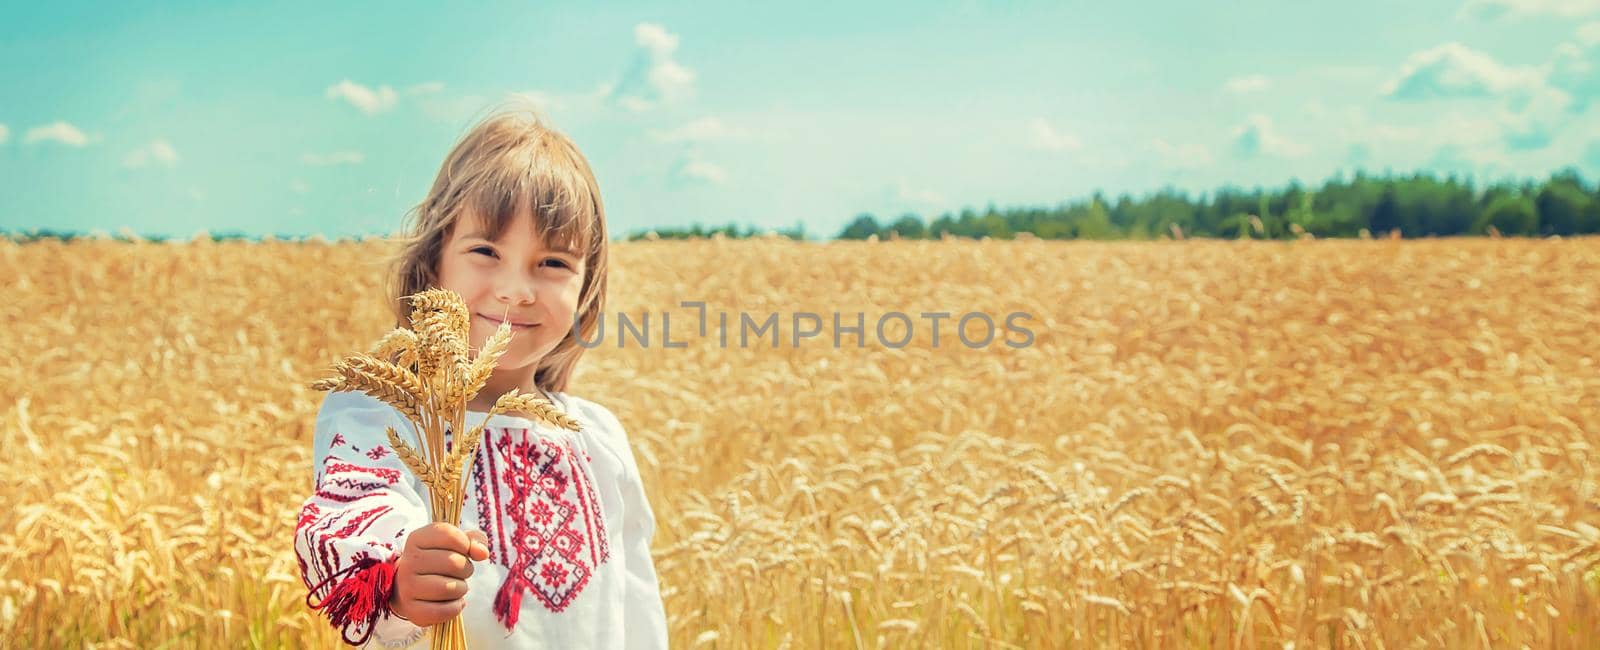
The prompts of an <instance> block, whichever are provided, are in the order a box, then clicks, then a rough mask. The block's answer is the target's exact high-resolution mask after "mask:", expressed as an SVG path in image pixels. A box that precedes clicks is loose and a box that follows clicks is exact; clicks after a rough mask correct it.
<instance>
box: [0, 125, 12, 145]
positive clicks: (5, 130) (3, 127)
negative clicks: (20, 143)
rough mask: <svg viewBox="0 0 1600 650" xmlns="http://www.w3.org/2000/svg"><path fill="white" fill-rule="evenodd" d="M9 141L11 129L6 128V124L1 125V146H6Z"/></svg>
mask: <svg viewBox="0 0 1600 650" xmlns="http://www.w3.org/2000/svg"><path fill="white" fill-rule="evenodd" d="M9 139H11V129H8V128H6V125H4V124H0V144H5V143H6V140H9Z"/></svg>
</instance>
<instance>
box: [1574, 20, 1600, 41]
mask: <svg viewBox="0 0 1600 650" xmlns="http://www.w3.org/2000/svg"><path fill="white" fill-rule="evenodd" d="M1577 36H1578V42H1579V43H1582V44H1583V45H1600V21H1595V22H1592V23H1584V24H1583V25H1581V26H1579V27H1578V34H1577Z"/></svg>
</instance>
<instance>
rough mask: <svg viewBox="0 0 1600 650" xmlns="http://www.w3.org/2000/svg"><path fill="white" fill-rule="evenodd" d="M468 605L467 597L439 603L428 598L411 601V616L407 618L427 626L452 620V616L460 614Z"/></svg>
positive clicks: (409, 609) (409, 608)
mask: <svg viewBox="0 0 1600 650" xmlns="http://www.w3.org/2000/svg"><path fill="white" fill-rule="evenodd" d="M466 607H467V599H465V598H457V599H455V600H447V601H444V602H438V603H436V602H432V601H427V600H414V601H411V603H410V605H409V607H408V611H409V612H410V616H407V618H409V619H411V622H412V623H415V624H417V625H419V626H422V627H427V626H429V625H437V624H439V623H443V622H445V621H448V620H450V618H451V617H453V616H455V615H456V614H460V613H461V610H463V609H466Z"/></svg>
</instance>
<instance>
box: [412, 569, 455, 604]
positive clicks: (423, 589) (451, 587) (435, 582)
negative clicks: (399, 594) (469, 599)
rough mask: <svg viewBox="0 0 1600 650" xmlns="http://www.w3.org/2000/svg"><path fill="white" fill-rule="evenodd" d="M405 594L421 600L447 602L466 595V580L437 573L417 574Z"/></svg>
mask: <svg viewBox="0 0 1600 650" xmlns="http://www.w3.org/2000/svg"><path fill="white" fill-rule="evenodd" d="M406 595H407V596H408V597H410V598H412V599H413V600H418V601H423V602H431V603H449V602H451V601H454V600H456V599H458V598H461V597H462V596H465V595H467V581H466V580H461V579H457V578H451V577H447V576H439V575H424V576H417V578H416V579H415V580H412V581H411V589H410V591H408V592H407V594H406Z"/></svg>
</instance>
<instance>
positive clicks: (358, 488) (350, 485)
mask: <svg viewBox="0 0 1600 650" xmlns="http://www.w3.org/2000/svg"><path fill="white" fill-rule="evenodd" d="M399 480H400V470H398V469H394V468H392V467H365V466H362V465H354V464H351V463H347V462H344V461H342V460H339V459H338V458H337V457H335V456H329V457H328V460H327V462H326V463H324V473H323V475H322V480H321V481H320V482H318V483H317V496H319V497H322V498H324V499H328V500H331V501H339V502H341V503H349V502H351V501H356V500H359V499H362V498H364V497H369V496H372V495H373V494H374V490H378V489H380V488H386V487H389V486H391V485H394V484H395V482H396V481H399Z"/></svg>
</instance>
